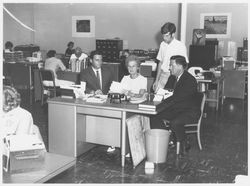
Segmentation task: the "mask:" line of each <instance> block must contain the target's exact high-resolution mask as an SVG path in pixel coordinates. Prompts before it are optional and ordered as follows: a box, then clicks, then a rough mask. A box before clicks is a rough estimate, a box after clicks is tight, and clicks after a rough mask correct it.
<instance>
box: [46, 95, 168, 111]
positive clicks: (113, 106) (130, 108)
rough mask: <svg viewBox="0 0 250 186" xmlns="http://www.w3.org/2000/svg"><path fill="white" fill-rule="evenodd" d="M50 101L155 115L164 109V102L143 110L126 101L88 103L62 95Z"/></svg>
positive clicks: (49, 100) (49, 101)
mask: <svg viewBox="0 0 250 186" xmlns="http://www.w3.org/2000/svg"><path fill="white" fill-rule="evenodd" d="M48 103H50V104H51V103H52V104H53V103H54V104H62V105H75V106H80V107H88V108H97V109H104V108H105V109H106V110H117V111H126V112H133V113H139V114H150V115H155V114H157V113H158V112H160V111H162V110H163V109H164V108H163V104H161V103H159V105H157V106H156V110H155V111H151V110H141V109H139V108H138V104H132V103H129V102H124V103H121V104H119V103H109V102H106V103H87V102H86V101H84V100H82V99H71V98H61V97H55V98H51V99H48Z"/></svg>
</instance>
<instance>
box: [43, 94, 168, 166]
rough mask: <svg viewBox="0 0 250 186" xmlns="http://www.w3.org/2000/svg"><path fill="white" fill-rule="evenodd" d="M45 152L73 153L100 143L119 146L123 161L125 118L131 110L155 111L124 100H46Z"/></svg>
mask: <svg viewBox="0 0 250 186" xmlns="http://www.w3.org/2000/svg"><path fill="white" fill-rule="evenodd" d="M48 105H49V106H48V113H49V114H48V115H49V116H48V119H49V129H48V131H49V152H51V153H57V154H62V155H66V156H71V157H77V156H79V155H80V154H82V153H84V152H86V151H88V150H89V149H91V148H93V147H94V146H95V145H94V144H102V145H108V146H115V147H120V148H121V165H122V167H124V165H125V153H126V118H127V115H129V114H131V113H138V114H147V115H155V114H157V113H158V112H160V111H161V110H162V109H163V108H162V106H161V105H162V104H159V105H157V107H156V111H147V110H139V109H138V105H135V104H130V103H124V104H111V103H86V101H83V100H81V99H68V98H60V97H56V98H52V99H49V100H48Z"/></svg>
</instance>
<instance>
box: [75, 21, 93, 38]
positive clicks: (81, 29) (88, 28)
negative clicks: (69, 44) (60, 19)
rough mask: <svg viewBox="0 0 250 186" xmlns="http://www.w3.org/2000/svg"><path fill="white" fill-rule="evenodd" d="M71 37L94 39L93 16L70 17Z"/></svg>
mask: <svg viewBox="0 0 250 186" xmlns="http://www.w3.org/2000/svg"><path fill="white" fill-rule="evenodd" d="M72 37H95V16H72Z"/></svg>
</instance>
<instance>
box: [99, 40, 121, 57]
mask: <svg viewBox="0 0 250 186" xmlns="http://www.w3.org/2000/svg"><path fill="white" fill-rule="evenodd" d="M96 50H98V51H100V52H101V53H102V58H103V61H105V62H115V61H118V59H119V54H120V51H121V50H123V41H122V40H119V39H97V40H96Z"/></svg>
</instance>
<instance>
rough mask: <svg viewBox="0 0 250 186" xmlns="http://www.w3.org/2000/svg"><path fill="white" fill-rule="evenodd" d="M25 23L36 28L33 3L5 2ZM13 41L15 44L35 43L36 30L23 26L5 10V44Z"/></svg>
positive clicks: (8, 8)
mask: <svg viewBox="0 0 250 186" xmlns="http://www.w3.org/2000/svg"><path fill="white" fill-rule="evenodd" d="M3 5H4V6H5V7H6V9H7V10H9V11H10V12H11V13H12V14H13V15H14V16H15V17H17V18H18V19H19V20H20V21H21V22H22V23H24V24H25V25H27V26H29V27H31V28H34V14H33V10H34V7H33V4H25V3H23V4H19V3H13V4H3ZM6 41H12V42H13V44H14V46H15V45H20V44H31V43H34V32H32V31H30V30H28V29H27V28H25V27H23V26H22V25H21V24H19V23H18V22H17V21H15V20H14V19H13V18H12V17H11V16H10V15H9V14H8V13H7V12H5V11H4V10H3V44H4V43H5V42H6Z"/></svg>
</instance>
